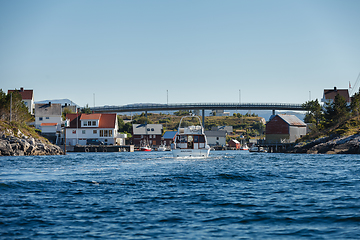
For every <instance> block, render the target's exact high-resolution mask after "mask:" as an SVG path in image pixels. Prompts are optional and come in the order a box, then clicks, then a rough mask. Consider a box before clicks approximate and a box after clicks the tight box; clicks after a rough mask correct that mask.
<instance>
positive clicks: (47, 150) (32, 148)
mask: <svg viewBox="0 0 360 240" xmlns="http://www.w3.org/2000/svg"><path fill="white" fill-rule="evenodd" d="M17 135H18V136H20V137H16V136H15V135H14V134H6V135H5V134H4V133H3V132H0V156H30V155H32V156H33V155H63V154H64V152H63V150H62V149H61V148H60V147H59V146H56V145H53V144H51V143H44V142H43V141H41V140H39V139H35V138H34V137H32V136H25V135H24V134H22V133H21V131H20V130H18V133H17Z"/></svg>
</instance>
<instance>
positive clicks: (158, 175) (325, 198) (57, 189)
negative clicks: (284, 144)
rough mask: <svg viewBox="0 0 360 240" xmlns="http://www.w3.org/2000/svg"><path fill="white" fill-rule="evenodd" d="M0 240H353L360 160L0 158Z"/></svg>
mask: <svg viewBox="0 0 360 240" xmlns="http://www.w3.org/2000/svg"><path fill="white" fill-rule="evenodd" d="M0 238H1V239H50V238H51V239H53V238H55V239H57V238H65V239H83V238H85V239H86V238H87V239H94V238H104V239H154V238H158V239H359V238H360V156H358V155H292V154H266V153H248V152H243V151H217V152H215V151H212V152H211V157H209V158H208V159H174V158H172V155H171V153H170V152H146V153H145V152H135V153H72V154H68V155H66V156H36V157H1V158H0Z"/></svg>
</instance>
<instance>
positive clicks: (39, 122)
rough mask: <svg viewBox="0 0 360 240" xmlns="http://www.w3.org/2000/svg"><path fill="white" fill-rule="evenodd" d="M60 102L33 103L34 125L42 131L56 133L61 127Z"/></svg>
mask: <svg viewBox="0 0 360 240" xmlns="http://www.w3.org/2000/svg"><path fill="white" fill-rule="evenodd" d="M61 113H62V112H61V104H58V103H51V102H49V103H46V104H35V127H36V128H37V129H40V130H41V131H42V132H43V133H44V132H46V133H54V134H55V133H56V131H60V129H61V121H62V119H61Z"/></svg>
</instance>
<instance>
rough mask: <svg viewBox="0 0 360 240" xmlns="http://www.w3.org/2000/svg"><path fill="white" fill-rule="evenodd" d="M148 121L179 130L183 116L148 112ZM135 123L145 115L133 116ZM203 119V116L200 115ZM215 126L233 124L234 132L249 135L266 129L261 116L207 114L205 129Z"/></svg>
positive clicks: (143, 119)
mask: <svg viewBox="0 0 360 240" xmlns="http://www.w3.org/2000/svg"><path fill="white" fill-rule="evenodd" d="M121 117H122V119H124V120H129V119H130V117H129V116H126V115H124V116H121ZM147 117H148V118H147V122H148V123H151V124H162V125H163V127H164V130H165V131H170V130H177V128H178V126H179V122H180V119H181V116H175V115H170V114H154V113H148V115H147ZM132 119H133V120H134V123H144V122H145V119H146V118H145V116H143V115H135V116H133V117H132ZM200 119H201V117H200ZM192 122H193V124H195V123H197V121H196V119H195V118H194V120H193V121H192ZM214 126H233V129H234V132H241V133H243V134H245V135H249V136H256V135H257V136H259V135H262V134H263V132H264V129H265V126H264V124H263V123H262V122H261V118H260V117H245V116H242V117H235V116H229V117H219V116H206V117H205V130H211V128H212V127H214Z"/></svg>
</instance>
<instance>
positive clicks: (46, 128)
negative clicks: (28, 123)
mask: <svg viewBox="0 0 360 240" xmlns="http://www.w3.org/2000/svg"><path fill="white" fill-rule="evenodd" d="M56 131H57V126H42V127H41V132H42V133H56Z"/></svg>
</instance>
